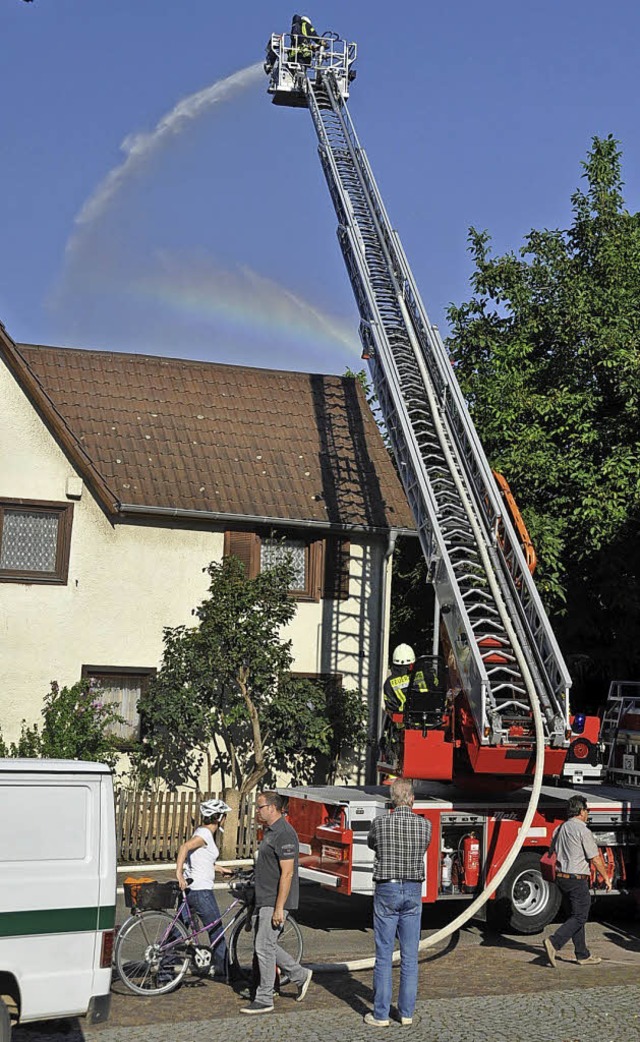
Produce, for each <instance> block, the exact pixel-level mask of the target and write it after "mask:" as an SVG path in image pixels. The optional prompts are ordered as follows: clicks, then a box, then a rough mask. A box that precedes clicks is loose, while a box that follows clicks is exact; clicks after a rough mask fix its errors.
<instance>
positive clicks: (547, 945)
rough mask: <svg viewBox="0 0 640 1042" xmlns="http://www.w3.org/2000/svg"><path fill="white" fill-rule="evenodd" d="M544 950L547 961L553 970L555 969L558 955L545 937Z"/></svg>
mask: <svg viewBox="0 0 640 1042" xmlns="http://www.w3.org/2000/svg"><path fill="white" fill-rule="evenodd" d="M544 950H545V951H546V953H547V958H548V959H549V963H550V965H551V966H553V968H554V970H555V969H557V966H556V955H557V954H558V953H557V951H556V949H555V948H554V947H553V945H552V943H551V941H550V939H549V938H548V937H547V939H546V941H545V942H544Z"/></svg>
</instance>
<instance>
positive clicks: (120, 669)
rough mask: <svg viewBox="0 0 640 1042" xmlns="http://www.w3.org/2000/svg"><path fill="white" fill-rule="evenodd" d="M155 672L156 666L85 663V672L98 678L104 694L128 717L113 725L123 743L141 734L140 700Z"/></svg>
mask: <svg viewBox="0 0 640 1042" xmlns="http://www.w3.org/2000/svg"><path fill="white" fill-rule="evenodd" d="M155 672H156V671H155V669H154V668H144V667H138V666H83V667H82V676H83V677H88V678H89V679H90V680H94V681H95V682H96V689H97V690H99V693H100V698H101V699H102V700H103V701H104V702H110V703H111V704H112V705H115V706H117V707H118V712H119V713H120V716H122V717H124V721H125V722H124V723H123V724H115V725H114V726H113V728H112V733H113V734H115V735H116V737H117V738H120V739H121V741H122V744H123V746H126V745H130V744H131V743H132V742H137V741H138V739H139V738H140V713H139V712H138V702H139V700H140V696H141V695H142V694H143V693H144V692H145V691H146V690H147V688H148V686H149V680H150V679H151V677H153V676H155Z"/></svg>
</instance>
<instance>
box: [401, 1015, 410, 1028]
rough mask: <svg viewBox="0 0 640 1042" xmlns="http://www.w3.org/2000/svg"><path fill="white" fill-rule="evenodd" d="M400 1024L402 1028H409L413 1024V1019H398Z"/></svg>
mask: <svg viewBox="0 0 640 1042" xmlns="http://www.w3.org/2000/svg"><path fill="white" fill-rule="evenodd" d="M400 1023H401V1024H402V1026H403V1028H410V1027H411V1025H412V1024H413V1017H400Z"/></svg>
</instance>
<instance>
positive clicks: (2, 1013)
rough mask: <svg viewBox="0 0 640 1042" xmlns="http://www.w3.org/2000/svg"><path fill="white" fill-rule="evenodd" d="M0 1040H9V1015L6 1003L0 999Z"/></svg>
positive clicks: (2, 1041) (1, 1041)
mask: <svg viewBox="0 0 640 1042" xmlns="http://www.w3.org/2000/svg"><path fill="white" fill-rule="evenodd" d="M0 1042H11V1017H10V1016H9V1010H8V1009H7V1006H6V1003H5V1002H3V1000H2V999H0Z"/></svg>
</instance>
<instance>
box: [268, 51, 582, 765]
mask: <svg viewBox="0 0 640 1042" xmlns="http://www.w3.org/2000/svg"><path fill="white" fill-rule="evenodd" d="M352 46H353V45H347V46H346V48H345V53H346V54H349V53H352V52H350V50H349V48H350V47H352ZM278 75H279V76H280V77H282V75H283V72H282V70H280V71H279V72H278ZM296 75H297V79H295V84H296V90H297V92H298V94H299V93H300V91H303V92H304V94H305V95H306V103H307V106H308V108H309V110H310V113H311V116H312V119H313V123H314V126H315V130H316V134H317V137H318V142H319V153H320V159H321V162H322V166H323V169H324V172H325V176H326V179H327V183H328V185H329V191H330V193H331V197H332V200H333V203H334V206H335V210H336V214H337V217H338V237H339V241H340V246H341V248H342V253H343V256H344V259H345V263H346V266H347V271H348V273H349V278H350V280H351V284H352V287H353V291H354V294H355V298H356V301H357V304H358V308H359V312H360V319H361V322H360V336H361V340H362V344H363V348H364V355H365V357H367V358H368V359H369V363H370V368H371V374H372V379H373V383H374V388H375V392H376V394H377V396H378V402H379V405H380V408H381V411H382V415H383V418H384V422H385V425H386V429H387V432H388V436H389V440H390V443H391V446H392V448H393V452H394V454H395V458H396V462H397V465H398V470H399V473H400V477H401V479H402V482H403V485H404V488H405V492H406V494H407V497H408V500H409V504H410V506H411V509H412V511H413V515H414V518H415V521H416V526H417V529H418V534H419V538H420V543H421V546H422V551H423V553H424V556H425V559H426V562H427V566H428V577H429V579H430V581H431V582H432V584H433V586H434V590H435V595H436V597H437V601H438V604H439V606H440V611H441V617H442V620H443V622H444V625H445V627H446V630H447V634H448V638H449V643H450V646H451V649H452V652H453V655H454V658H455V665H456V668H457V672H458V674H459V676H460V679H461V682H462V688H463V691H464V694H465V696H466V701H467V704H468V706H469V709H470V712H471V714H472V717H473V722H474V727H475V739H474V741H475V742H477V743H478V745H480V746H497V745H500V746H511V747H515V748H517V749H518V750H520V751H522V750H527V749H531V747H532V744H533V725H532V718H531V701H530V694H529V692H530V689H531V686H532V684H533V685H535V690H536V692H537V695H538V697H539V700H540V704H541V708H542V714H543V719H544V727H545V740H546V742H547V744H548V745H550V746H553V747H555V748H560V747H563V746H565V745H566V738H567V732H568V727H569V723H568V688H569V685H570V679H569V676H568V673H567V670H566V667H565V664H564V662H563V660H562V656H561V654H560V650H559V648H558V646H557V643H556V640H555V637H554V635H553V632H552V630H551V627H550V625H549V621H548V619H547V616H546V614H545V611H544V609H543V607H542V604H541V601H540V598H539V596H538V593H537V590H536V588H535V585H534V583H533V581H532V579H531V575H530V572H529V570H528V568H527V564H526V561H525V558H524V555H523V553H522V549H521V547H520V545H519V542H518V539H517V536H516V534H515V532H514V530H513V527H512V525H511V522H510V520H509V518H508V516H506V514H505V513H504V511H503V508H502V503H501V500H500V496H499V494H498V491H497V488H496V485H495V483H494V480H493V477H492V473H491V469H490V467H489V464H488V462H487V459H486V457H485V455H484V452H483V450H482V447H481V445H480V442H479V439H478V436H477V433H476V431H475V428H474V426H473V424H472V421H471V418H470V416H469V413H468V411H467V408H466V405H465V402H464V400H463V397H462V393H461V391H460V388H459V386H458V383H457V381H456V379H455V375H454V373H453V369H452V366H451V362H450V359H449V357H448V354H447V352H446V349H445V347H444V344H443V342H442V340H441V338H440V335H439V332H438V330H437V328H436V327H434V326H432V325H431V324H430V322H429V319H428V317H427V314H426V311H425V308H424V306H423V304H422V301H421V299H420V296H419V293H418V290H417V288H416V285H415V282H414V279H413V275H412V273H411V269H410V268H409V265H408V263H407V260H406V258H405V255H404V251H403V249H402V246H401V243H400V240H399V238H398V235H397V234H396V232H394V231H393V229H392V227H391V225H390V222H389V219H388V217H387V214H386V212H385V208H384V205H383V202H382V198H381V196H380V193H379V191H378V188H377V186H376V183H375V180H374V177H373V174H372V172H371V169H370V166H369V163H368V160H367V157H366V155H365V153H364V150H363V149H362V148H361V147H360V144H359V142H358V139H357V136H356V132H355V129H354V126H353V124H352V122H351V119H350V116H349V113H348V110H347V108H346V105H345V100H344V95H345V93H346V92H345V90H344V85H345V80H344V77H343V78H342V79H340V78H339V77H338V76H337V75H336V72H335V70H334V69H333V68H332V67H328V68H323V67H322V64H321V62H320V63H318V64H317V65H315V67H314V68H313V72H312V73H310V74H306V73H305V76H304V78H303V79H301V78H300V76H299V72H298V71H296ZM293 103H294V104H300V98H299V97H298V99H297V100H296V101H295V102H293ZM480 769H482V768H480ZM487 769H489V768H487Z"/></svg>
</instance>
